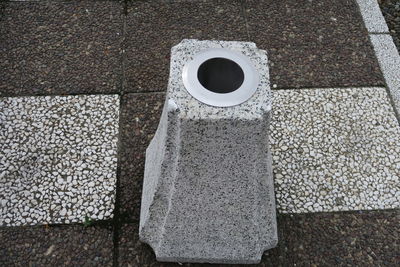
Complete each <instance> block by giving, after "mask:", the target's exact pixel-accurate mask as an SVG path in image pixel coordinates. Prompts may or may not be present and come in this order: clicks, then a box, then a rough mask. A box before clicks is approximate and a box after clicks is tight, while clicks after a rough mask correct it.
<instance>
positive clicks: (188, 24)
mask: <svg viewBox="0 0 400 267" xmlns="http://www.w3.org/2000/svg"><path fill="white" fill-rule="evenodd" d="M246 38H247V32H246V22H245V18H244V16H243V14H242V8H241V5H240V2H239V1H236V0H234V1H222V0H217V1H209V2H204V1H191V2H190V1H182V2H172V1H171V2H164V1H162V2H160V1H132V2H130V3H129V8H128V16H127V17H126V38H125V47H126V51H125V52H126V56H125V65H126V73H125V76H126V83H127V84H126V91H128V92H143V91H165V90H166V89H167V83H168V75H169V61H170V50H171V47H172V46H174V45H176V44H178V43H179V42H180V41H181V40H182V39H217V40H235V41H241V40H245V39H246Z"/></svg>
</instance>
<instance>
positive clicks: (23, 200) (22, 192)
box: [0, 95, 119, 225]
mask: <svg viewBox="0 0 400 267" xmlns="http://www.w3.org/2000/svg"><path fill="white" fill-rule="evenodd" d="M118 116H119V97H118V96H117V95H95V96H93V95H92V96H84V95H81V96H40V97H5V98H0V122H1V124H0V126H1V127H0V159H1V160H0V196H1V199H0V200H1V209H0V225H26V224H27V225H33V224H43V223H71V222H83V221H84V220H85V216H88V217H89V218H92V219H94V220H103V219H109V218H112V216H113V209H114V198H115V182H116V169H117V141H118Z"/></svg>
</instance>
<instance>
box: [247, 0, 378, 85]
mask: <svg viewBox="0 0 400 267" xmlns="http://www.w3.org/2000/svg"><path fill="white" fill-rule="evenodd" d="M245 13H246V17H247V24H248V30H249V34H250V41H253V42H255V43H256V44H257V46H258V47H259V48H261V49H266V50H267V51H268V52H269V60H270V63H271V64H270V65H271V68H270V74H271V83H272V84H273V85H275V86H276V87H277V88H311V87H314V88H315V87H346V86H366V85H368V86H376V85H384V82H383V79H382V75H381V73H380V71H379V66H378V63H377V61H376V59H375V57H374V52H373V49H372V47H371V44H370V42H369V40H368V34H367V31H366V29H365V26H364V24H363V20H362V18H361V16H360V14H359V9H358V6H357V4H356V3H355V1H353V0H334V1H328V0H322V1H308V0H301V1H290V0H283V1H273V0H261V1H258V0H247V1H245Z"/></svg>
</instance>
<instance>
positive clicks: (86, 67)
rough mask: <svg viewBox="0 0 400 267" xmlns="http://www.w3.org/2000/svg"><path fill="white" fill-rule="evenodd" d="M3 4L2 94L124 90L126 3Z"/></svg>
mask: <svg viewBox="0 0 400 267" xmlns="http://www.w3.org/2000/svg"><path fill="white" fill-rule="evenodd" d="M0 5H1V7H2V8H1V15H0V17H1V18H0V43H1V46H0V96H21V95H57V94H76V93H116V92H118V91H119V90H120V89H121V85H122V80H121V75H122V66H121V65H122V64H121V60H122V59H121V55H120V53H121V43H122V26H123V23H122V11H123V6H122V2H119V1H114V2H107V1H71V2H69V1H67V2H65V1H64V2H62V1H60V2H58V1H33V2H32V1H27V2H2V3H0Z"/></svg>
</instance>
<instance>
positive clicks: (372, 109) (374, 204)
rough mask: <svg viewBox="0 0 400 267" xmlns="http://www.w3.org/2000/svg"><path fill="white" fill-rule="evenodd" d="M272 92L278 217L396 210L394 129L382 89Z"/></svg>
mask: <svg viewBox="0 0 400 267" xmlns="http://www.w3.org/2000/svg"><path fill="white" fill-rule="evenodd" d="M273 93H274V103H273V112H272V122H271V130H272V134H271V135H272V138H271V147H272V154H273V167H274V177H275V190H276V192H277V193H276V198H277V205H278V210H279V211H280V212H283V213H303V212H321V211H345V210H360V209H362V210H364V209H365V210H370V209H390V208H399V201H400V198H399V192H400V183H399V177H400V127H399V124H398V123H397V120H396V117H395V114H394V111H393V107H392V106H391V105H390V102H389V99H388V97H387V93H386V90H385V88H347V89H344V88H340V89H339V88H337V89H336V88H334V89H302V90H278V91H274V92H273Z"/></svg>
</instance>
